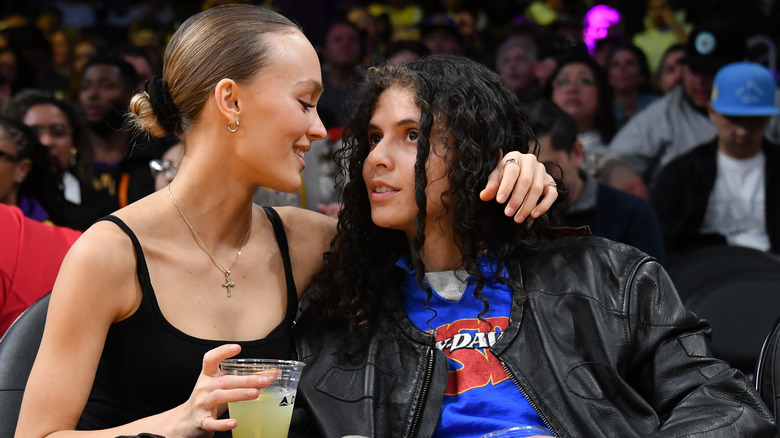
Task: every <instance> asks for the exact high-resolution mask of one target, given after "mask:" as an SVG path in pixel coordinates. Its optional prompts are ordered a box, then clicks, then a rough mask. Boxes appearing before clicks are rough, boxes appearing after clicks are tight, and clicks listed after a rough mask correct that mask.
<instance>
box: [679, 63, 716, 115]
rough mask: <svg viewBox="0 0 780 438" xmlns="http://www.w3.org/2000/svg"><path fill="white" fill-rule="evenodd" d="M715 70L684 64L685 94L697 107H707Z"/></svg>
mask: <svg viewBox="0 0 780 438" xmlns="http://www.w3.org/2000/svg"><path fill="white" fill-rule="evenodd" d="M714 79H715V72H714V71H710V70H707V69H702V68H696V69H692V68H691V67H689V66H687V65H683V66H682V83H683V87H684V89H685V94H686V95H687V96H688V99H690V100H691V102H692V103H693V105H694V106H695V107H697V108H701V109H704V108H707V105H709V103H710V95H711V94H712V81H713V80H714Z"/></svg>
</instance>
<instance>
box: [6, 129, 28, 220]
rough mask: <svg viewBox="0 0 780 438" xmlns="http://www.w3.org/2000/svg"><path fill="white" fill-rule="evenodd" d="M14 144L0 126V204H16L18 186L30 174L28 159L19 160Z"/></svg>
mask: <svg viewBox="0 0 780 438" xmlns="http://www.w3.org/2000/svg"><path fill="white" fill-rule="evenodd" d="M18 153H19V151H18V150H17V146H16V143H14V142H13V141H11V139H10V138H8V132H7V131H6V130H5V128H4V127H2V126H0V202H1V203H3V204H8V205H16V204H17V201H18V199H17V193H18V191H19V184H21V183H22V181H24V179H25V178H26V177H27V174H28V173H30V169H31V162H30V160H29V159H23V160H22V159H19V156H18V155H17V154H18Z"/></svg>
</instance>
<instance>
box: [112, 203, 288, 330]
mask: <svg viewBox="0 0 780 438" xmlns="http://www.w3.org/2000/svg"><path fill="white" fill-rule="evenodd" d="M263 211H265V214H266V216H268V220H269V221H271V225H272V226H273V228H274V236H276V243H277V245H279V251H280V252H281V254H282V263H283V264H284V277H285V279H286V281H287V317H286V318H295V315H296V313H297V312H298V289H296V287H295V279H294V278H293V273H292V263H291V262H290V250H289V247H288V245H287V233H285V232H284V225H283V224H282V218H280V217H279V213H277V212H276V210H274V209H273V208H271V207H263ZM104 220H105V221H109V222H113V223H115V224H116V225H117V226H118V227H119V228H121V229H122V231H124V232H125V234H127V236H128V237H130V241H131V242H133V248H135V255H136V260H137V263H136V274H137V275H138V282H139V283H140V284H141V288H142V290H144V291H147V290H152V283H151V281H150V280H149V269H148V268H147V266H146V259H145V258H144V252H143V250H142V249H141V243H140V242H139V241H138V238H137V237H136V236H135V233H133V230H131V229H130V227H128V226H127V224H125V223H124V221H122V219H119V218H118V217H116V216H113V215H108V216H104V217H102V218H100V219H98V221H104Z"/></svg>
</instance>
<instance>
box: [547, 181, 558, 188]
mask: <svg viewBox="0 0 780 438" xmlns="http://www.w3.org/2000/svg"><path fill="white" fill-rule="evenodd" d="M547 185H548V186H550V187H558V183H557V182H555V181H551V182H548V183H547Z"/></svg>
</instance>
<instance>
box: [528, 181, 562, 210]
mask: <svg viewBox="0 0 780 438" xmlns="http://www.w3.org/2000/svg"><path fill="white" fill-rule="evenodd" d="M542 195H543V197H542V200H541V201H540V202H539V205H537V206H536V208H534V211H532V212H531V217H532V218H537V217H539V216H541V215H543V214H544V213H545V212H546V211H547V210H549V209H550V207H552V205H553V203H554V202H555V200H556V199H558V188H557V187H554V186H552V185H550V183H547V184H545V185H544V191H543V192H542Z"/></svg>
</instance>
